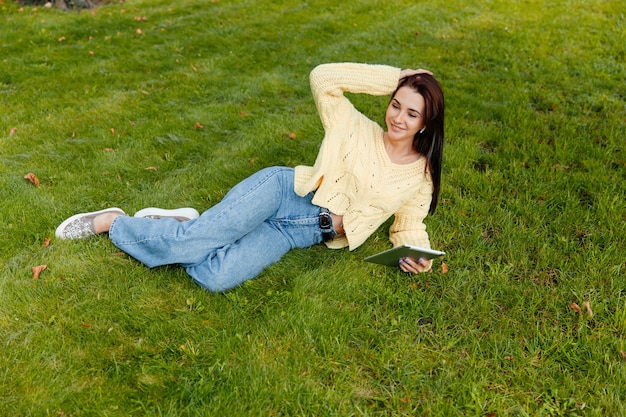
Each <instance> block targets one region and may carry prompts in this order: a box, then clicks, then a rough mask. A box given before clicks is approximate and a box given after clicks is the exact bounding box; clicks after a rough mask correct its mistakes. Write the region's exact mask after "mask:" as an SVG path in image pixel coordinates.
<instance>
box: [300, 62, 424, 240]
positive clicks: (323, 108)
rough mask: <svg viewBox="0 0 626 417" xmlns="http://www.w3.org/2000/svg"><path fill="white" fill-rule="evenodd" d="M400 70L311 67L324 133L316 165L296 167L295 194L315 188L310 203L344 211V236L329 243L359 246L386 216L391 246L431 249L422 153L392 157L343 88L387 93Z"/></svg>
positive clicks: (374, 127) (378, 132) (376, 127)
mask: <svg viewBox="0 0 626 417" xmlns="http://www.w3.org/2000/svg"><path fill="white" fill-rule="evenodd" d="M399 76H400V69H398V68H394V67H389V66H384V65H366V64H352V63H344V64H324V65H320V66H318V67H316V68H314V69H313V71H311V75H310V80H311V89H312V91H313V96H314V98H315V102H316V104H317V109H318V112H319V115H320V118H321V120H322V125H323V126H324V131H325V137H324V139H323V141H322V144H321V146H320V150H319V154H318V156H317V159H316V161H315V165H314V166H312V167H311V166H302V165H301V166H297V167H296V168H295V187H294V188H295V192H296V193H297V194H298V195H300V196H304V195H306V194H308V193H310V192H312V191H315V196H314V198H313V203H314V204H316V205H319V206H321V207H326V208H328V209H329V210H330V211H331V212H333V213H335V214H339V215H342V216H343V227H344V230H345V237H344V236H341V237H337V238H336V239H334V240H332V241H330V242H327V245H328V246H329V247H331V248H342V247H346V246H349V248H350V250H353V249H356V248H357V247H359V246H360V245H361V244H362V243H363V242H365V240H366V239H367V238H368V237H369V236H370V235H371V234H372V233H374V232H375V231H376V229H378V227H380V226H381V225H382V224H383V223H384V222H385V221H386V220H387V219H388V218H390V217H391V216H392V215H395V219H394V222H393V224H392V225H391V228H390V229H389V236H390V240H391V242H392V243H393V245H394V246H398V245H401V244H405V243H408V244H413V245H417V246H421V247H425V248H430V242H429V239H428V234H427V233H426V226H425V225H424V223H423V220H424V218H425V217H426V215H427V214H428V209H429V207H430V202H431V199H432V190H433V184H432V181H431V178H430V175H428V174H425V169H424V168H425V163H426V160H425V158H420V159H419V160H418V161H416V162H413V163H411V164H406V165H398V164H394V163H393V162H391V160H390V159H389V156H388V155H387V152H386V151H385V147H384V143H383V133H384V132H383V129H382V128H381V127H380V126H379V125H378V124H377V123H375V122H374V121H372V120H370V119H368V118H367V117H366V116H365V115H363V114H362V113H360V112H359V111H358V110H357V109H356V108H355V107H354V106H353V105H352V103H351V102H350V101H349V100H348V99H347V98H346V97H345V96H344V92H350V93H366V94H371V95H389V94H391V93H393V91H394V90H395V89H396V87H397V85H398V81H399Z"/></svg>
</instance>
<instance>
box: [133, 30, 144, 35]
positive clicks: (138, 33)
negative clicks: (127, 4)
mask: <svg viewBox="0 0 626 417" xmlns="http://www.w3.org/2000/svg"><path fill="white" fill-rule="evenodd" d="M135 33H136V34H137V35H143V30H141V28H137V30H136V31H135Z"/></svg>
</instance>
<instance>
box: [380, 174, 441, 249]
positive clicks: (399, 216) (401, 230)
mask: <svg viewBox="0 0 626 417" xmlns="http://www.w3.org/2000/svg"><path fill="white" fill-rule="evenodd" d="M432 192H433V185H432V182H431V181H427V182H425V183H424V184H423V185H422V187H421V188H420V190H419V192H418V193H417V194H415V196H414V197H413V198H412V199H411V200H409V201H408V202H406V203H405V204H404V205H402V206H401V207H400V208H399V209H398V211H396V213H395V219H394V221H393V224H392V225H391V227H390V228H389V240H390V241H391V243H392V244H393V246H394V247H395V246H400V245H404V244H409V245H415V246H419V247H422V248H427V249H430V240H429V238H428V233H426V225H424V218H425V217H426V216H427V215H428V210H429V209H430V202H431V200H432Z"/></svg>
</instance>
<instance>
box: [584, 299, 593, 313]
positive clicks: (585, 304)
mask: <svg viewBox="0 0 626 417" xmlns="http://www.w3.org/2000/svg"><path fill="white" fill-rule="evenodd" d="M583 307H585V310H586V311H587V314H589V317H593V310H592V309H591V303H589V301H585V302H584V303H583Z"/></svg>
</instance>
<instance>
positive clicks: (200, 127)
mask: <svg viewBox="0 0 626 417" xmlns="http://www.w3.org/2000/svg"><path fill="white" fill-rule="evenodd" d="M195 126H196V129H204V126H202V125H201V124H200V123H199V122H196V125H195Z"/></svg>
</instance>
